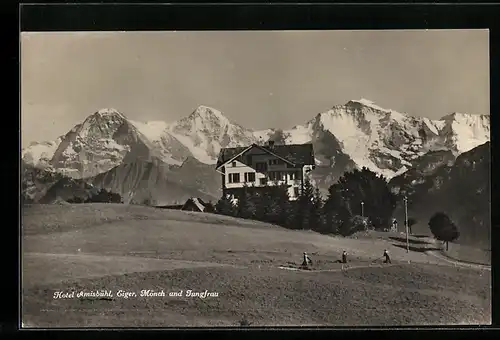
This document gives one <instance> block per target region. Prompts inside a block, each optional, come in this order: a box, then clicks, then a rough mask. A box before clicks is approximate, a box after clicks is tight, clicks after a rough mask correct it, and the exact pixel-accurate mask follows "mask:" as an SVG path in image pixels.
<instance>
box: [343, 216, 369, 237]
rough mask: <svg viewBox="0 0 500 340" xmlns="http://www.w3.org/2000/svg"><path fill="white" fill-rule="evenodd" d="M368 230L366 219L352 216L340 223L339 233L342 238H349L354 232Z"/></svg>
mask: <svg viewBox="0 0 500 340" xmlns="http://www.w3.org/2000/svg"><path fill="white" fill-rule="evenodd" d="M368 229H369V222H368V218H367V217H363V216H361V215H354V216H352V217H351V218H349V219H348V220H347V221H344V222H343V223H342V225H341V227H340V230H339V232H340V234H341V235H343V236H349V235H352V234H354V233H356V232H359V231H366V230H368Z"/></svg>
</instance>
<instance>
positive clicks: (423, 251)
mask: <svg viewBox="0 0 500 340" xmlns="http://www.w3.org/2000/svg"><path fill="white" fill-rule="evenodd" d="M392 245H393V246H395V247H398V248H402V249H406V245H403V244H396V243H393V244H392ZM409 249H410V251H415V252H419V253H425V252H426V251H433V250H441V248H436V247H432V248H429V247H421V248H419V247H414V246H410V247H409Z"/></svg>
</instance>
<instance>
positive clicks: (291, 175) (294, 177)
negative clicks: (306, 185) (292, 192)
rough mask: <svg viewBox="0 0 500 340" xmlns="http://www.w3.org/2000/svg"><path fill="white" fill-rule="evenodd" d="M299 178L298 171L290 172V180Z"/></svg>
mask: <svg viewBox="0 0 500 340" xmlns="http://www.w3.org/2000/svg"><path fill="white" fill-rule="evenodd" d="M299 178H300V172H299V171H292V172H290V179H291V180H296V179H299Z"/></svg>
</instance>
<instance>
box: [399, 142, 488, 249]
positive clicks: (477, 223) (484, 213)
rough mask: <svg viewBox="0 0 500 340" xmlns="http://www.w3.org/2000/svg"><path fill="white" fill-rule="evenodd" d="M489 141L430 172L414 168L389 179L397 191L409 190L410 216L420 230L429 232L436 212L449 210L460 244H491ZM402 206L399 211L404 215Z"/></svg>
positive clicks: (447, 211)
mask: <svg viewBox="0 0 500 340" xmlns="http://www.w3.org/2000/svg"><path fill="white" fill-rule="evenodd" d="M490 166H491V161H490V143H489V142H487V143H485V144H483V145H481V146H478V147H476V148H474V149H472V150H470V151H468V152H465V153H463V154H461V155H460V156H459V157H457V159H456V161H455V162H454V163H453V165H451V166H449V165H447V164H444V165H442V166H440V167H439V168H437V169H436V170H435V171H434V172H432V173H431V174H430V175H426V174H424V173H421V172H420V173H419V172H418V171H414V172H413V173H410V174H407V175H402V176H400V177H396V178H394V179H392V180H391V181H390V185H391V186H392V187H393V190H394V191H395V192H405V191H406V192H407V193H408V197H409V203H408V210H409V215H410V216H413V217H416V218H417V219H418V220H419V221H420V223H419V224H418V226H417V228H418V229H419V230H418V231H419V232H422V231H423V232H428V226H427V222H428V221H429V218H430V217H431V216H432V214H433V213H435V212H437V211H443V212H446V213H447V214H448V215H449V216H450V217H451V218H452V219H453V220H454V221H455V222H456V223H457V225H458V228H459V230H460V233H461V234H460V238H459V240H458V242H459V243H467V244H479V245H483V246H488V245H489V243H490V230H491V222H490V219H491V202H490V176H491V174H490ZM401 208H402V207H400V209H399V212H398V214H399V215H400V218H402V209H401Z"/></svg>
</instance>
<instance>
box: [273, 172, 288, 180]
mask: <svg viewBox="0 0 500 340" xmlns="http://www.w3.org/2000/svg"><path fill="white" fill-rule="evenodd" d="M269 179H270V180H271V181H285V180H286V173H285V172H282V171H271V172H270V173H269Z"/></svg>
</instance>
